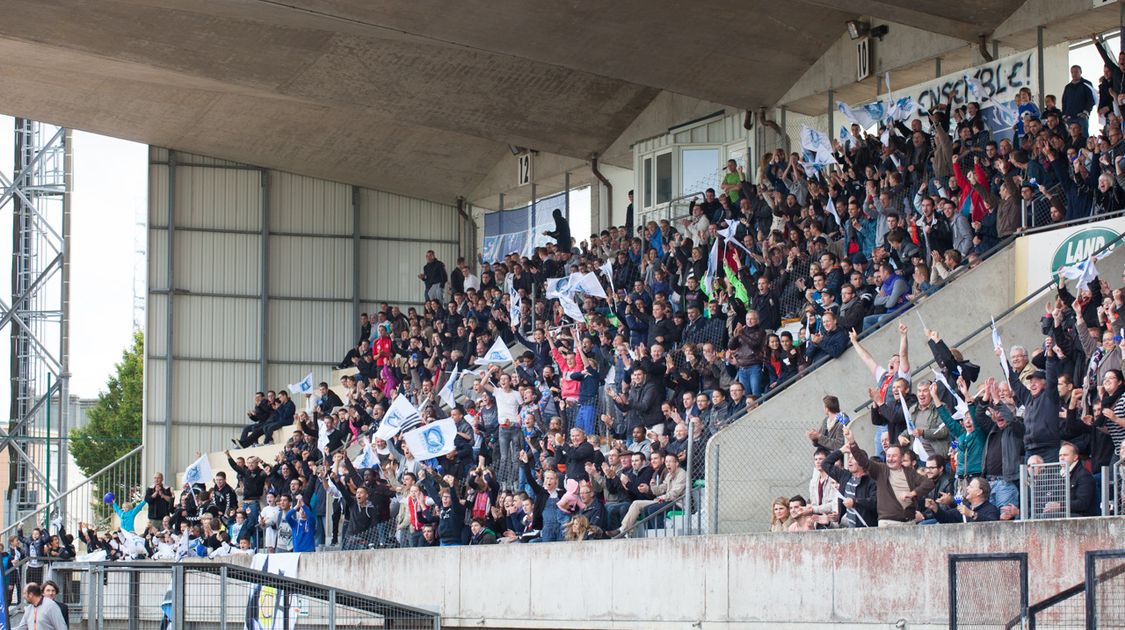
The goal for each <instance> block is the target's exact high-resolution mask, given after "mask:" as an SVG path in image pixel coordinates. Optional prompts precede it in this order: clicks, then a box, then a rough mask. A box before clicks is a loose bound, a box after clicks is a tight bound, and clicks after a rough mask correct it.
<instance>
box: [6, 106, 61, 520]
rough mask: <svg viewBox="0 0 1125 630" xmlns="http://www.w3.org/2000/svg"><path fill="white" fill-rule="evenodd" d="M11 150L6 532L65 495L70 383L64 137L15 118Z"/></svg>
mask: <svg viewBox="0 0 1125 630" xmlns="http://www.w3.org/2000/svg"><path fill="white" fill-rule="evenodd" d="M14 146H15V156H14V161H13V169H12V175H11V177H10V178H9V177H7V176H6V175H5V173H4V172H3V171H2V170H0V217H6V216H7V215H8V214H9V213H10V214H11V217H12V257H11V302H10V303H9V302H8V301H7V300H4V299H3V298H0V335H2V334H4V332H5V331H7V332H8V334H9V336H10V343H11V355H10V362H11V366H10V367H11V369H10V374H11V390H10V391H11V395H10V399H9V405H10V415H9V421H8V422H7V426H6V427H5V428H0V460H3V459H6V460H7V466H8V471H7V472H8V485H7V488H6V489H5V490H6V493H5V497H4V512H5V516H6V517H7V518H6V522H9V523H10V522H13V521H14V520H16V519H17V518H19V516H20V515H23V514H26V513H28V512H31V511H33V510H35V509H36V508H39V507H42V506H43V505H44V504H45V503H47V502H48V501H50V500H51V499H52V498H55V497H57V496H58V495H59V492H60V491H63V490H65V488H66V455H67V448H66V446H65V445H66V441H65V439H59V438H65V437H66V434H67V421H68V418H67V407H68V405H67V404H66V401H68V400H69V387H68V383H69V378H70V372H69V350H70V348H69V346H70V339H69V313H70V260H69V251H70V247H69V241H70V193H71V188H72V186H71V184H72V179H71V176H72V160H71V154H70V147H71V137H70V131H69V130H67V129H63V128H60V127H55V126H53V125H48V124H45V123H40V122H36V121H33V120H28V119H26V118H16V119H15V145H14ZM60 403H61V404H60Z"/></svg>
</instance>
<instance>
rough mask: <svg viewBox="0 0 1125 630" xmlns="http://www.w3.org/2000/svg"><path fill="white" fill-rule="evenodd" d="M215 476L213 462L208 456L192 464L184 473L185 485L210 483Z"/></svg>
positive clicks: (200, 457) (203, 456)
mask: <svg viewBox="0 0 1125 630" xmlns="http://www.w3.org/2000/svg"><path fill="white" fill-rule="evenodd" d="M213 477H214V475H213V474H212V473H211V462H210V461H209V460H208V459H207V456H206V455H200V456H199V459H197V460H195V461H194V462H192V463H191V465H190V466H188V467H187V470H185V471H184V483H186V484H188V485H192V486H194V485H195V484H197V483H209V482H210V481H211V479H212V478H213Z"/></svg>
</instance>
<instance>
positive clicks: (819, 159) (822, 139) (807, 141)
mask: <svg viewBox="0 0 1125 630" xmlns="http://www.w3.org/2000/svg"><path fill="white" fill-rule="evenodd" d="M801 148H802V149H804V150H806V151H808V152H809V153H810V154H811V159H808V160H807V161H808V162H809V163H811V164H814V165H816V166H826V165H828V164H835V163H836V158H834V157H833V156H832V142H831V141H830V140H829V139H828V136H826V135H824V134H822V133H820V132H819V131H817V130H815V129H812V128H811V127H809V126H808V125H801Z"/></svg>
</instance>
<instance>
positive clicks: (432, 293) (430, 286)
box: [418, 249, 449, 300]
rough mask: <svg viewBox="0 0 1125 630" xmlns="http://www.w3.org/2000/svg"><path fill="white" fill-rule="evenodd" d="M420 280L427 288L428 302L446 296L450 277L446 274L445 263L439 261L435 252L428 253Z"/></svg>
mask: <svg viewBox="0 0 1125 630" xmlns="http://www.w3.org/2000/svg"><path fill="white" fill-rule="evenodd" d="M418 279H419V280H421V281H422V282H423V283H424V284H425V286H426V299H427V300H440V299H442V297H443V296H444V294H445V283H446V281H447V280H448V279H449V275H448V274H446V273H445V263H443V262H441V261H440V260H438V259H437V256H436V255H435V254H434V250H432V249H431V250H429V251H428V252H426V265H425V266H424V267H422V273H420V274H418Z"/></svg>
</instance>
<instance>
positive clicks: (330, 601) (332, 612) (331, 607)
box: [222, 588, 336, 630]
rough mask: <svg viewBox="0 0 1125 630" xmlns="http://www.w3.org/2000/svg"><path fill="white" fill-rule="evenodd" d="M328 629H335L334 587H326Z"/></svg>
mask: <svg viewBox="0 0 1125 630" xmlns="http://www.w3.org/2000/svg"><path fill="white" fill-rule="evenodd" d="M222 630H226V628H225V627H224V628H222ZM328 630H336V589H334V588H330V589H328Z"/></svg>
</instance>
